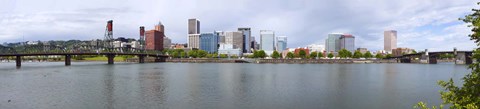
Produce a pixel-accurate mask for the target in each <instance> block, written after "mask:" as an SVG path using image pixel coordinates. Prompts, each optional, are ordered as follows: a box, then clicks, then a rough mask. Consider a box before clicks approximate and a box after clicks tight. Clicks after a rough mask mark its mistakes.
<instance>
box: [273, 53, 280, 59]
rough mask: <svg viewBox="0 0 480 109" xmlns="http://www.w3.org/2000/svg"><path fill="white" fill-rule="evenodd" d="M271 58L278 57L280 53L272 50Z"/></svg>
mask: <svg viewBox="0 0 480 109" xmlns="http://www.w3.org/2000/svg"><path fill="white" fill-rule="evenodd" d="M271 57H272V58H273V59H277V58H279V57H280V53H278V52H277V51H273V53H272V56H271Z"/></svg>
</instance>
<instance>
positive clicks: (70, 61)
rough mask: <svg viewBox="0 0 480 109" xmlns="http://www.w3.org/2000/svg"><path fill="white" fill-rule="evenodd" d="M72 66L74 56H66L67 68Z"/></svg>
mask: <svg viewBox="0 0 480 109" xmlns="http://www.w3.org/2000/svg"><path fill="white" fill-rule="evenodd" d="M71 64H72V55H65V66H70V65H71Z"/></svg>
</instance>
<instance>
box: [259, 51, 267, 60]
mask: <svg viewBox="0 0 480 109" xmlns="http://www.w3.org/2000/svg"><path fill="white" fill-rule="evenodd" d="M257 52H258V53H257V55H258V58H265V57H267V53H265V51H263V50H259V51H257Z"/></svg>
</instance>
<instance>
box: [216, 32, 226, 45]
mask: <svg viewBox="0 0 480 109" xmlns="http://www.w3.org/2000/svg"><path fill="white" fill-rule="evenodd" d="M215 34H217V36H218V43H225V32H223V31H215Z"/></svg>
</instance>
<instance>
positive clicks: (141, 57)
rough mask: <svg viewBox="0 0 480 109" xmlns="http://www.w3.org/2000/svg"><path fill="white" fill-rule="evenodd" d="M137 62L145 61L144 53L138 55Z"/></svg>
mask: <svg viewBox="0 0 480 109" xmlns="http://www.w3.org/2000/svg"><path fill="white" fill-rule="evenodd" d="M138 63H145V56H144V55H138Z"/></svg>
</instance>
